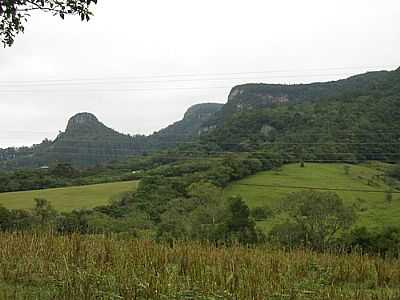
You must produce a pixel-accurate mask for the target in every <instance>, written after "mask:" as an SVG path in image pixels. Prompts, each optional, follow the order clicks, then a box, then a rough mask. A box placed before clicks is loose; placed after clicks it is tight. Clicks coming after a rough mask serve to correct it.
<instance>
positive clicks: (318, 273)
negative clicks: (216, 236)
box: [0, 233, 400, 300]
mask: <svg viewBox="0 0 400 300" xmlns="http://www.w3.org/2000/svg"><path fill="white" fill-rule="evenodd" d="M0 254H1V255H0V270H1V272H0V287H2V288H1V290H2V292H1V293H2V295H1V296H2V297H3V298H5V299H10V298H11V299H12V298H16V299H24V298H26V299H27V298H29V299H360V300H361V299H362V300H367V299H398V298H399V297H400V289H399V286H400V261H399V260H396V259H391V260H383V259H381V258H373V257H368V256H362V255H359V254H351V255H348V254H345V253H342V254H341V255H335V254H328V253H325V254H318V253H313V252H310V251H308V250H291V251H283V250H276V249H272V248H265V247H258V248H246V247H241V246H233V247H229V248H225V247H215V246H212V245H210V244H200V243H195V242H182V243H176V244H174V245H173V246H171V245H170V244H163V243H161V244H157V243H155V242H150V241H143V240H142V241H140V240H122V239H118V238H116V237H104V236H84V235H78V234H74V235H68V236H54V235H52V234H44V235H35V234H22V233H20V234H7V233H3V234H0Z"/></svg>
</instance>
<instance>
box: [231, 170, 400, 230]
mask: <svg viewBox="0 0 400 300" xmlns="http://www.w3.org/2000/svg"><path fill="white" fill-rule="evenodd" d="M382 167H383V168H384V167H385V166H384V165H382V164H376V163H374V164H373V163H370V164H366V165H353V166H351V169H350V173H349V175H346V174H345V171H344V165H343V164H311V163H309V164H306V166H305V168H301V167H300V166H299V165H298V164H291V165H286V166H284V167H283V168H282V169H281V170H278V171H267V172H261V173H259V174H256V175H254V176H250V177H248V178H245V179H243V180H241V181H238V182H236V183H233V184H232V185H230V186H229V187H228V188H227V189H226V190H225V195H226V196H231V195H241V196H242V197H244V199H245V200H246V201H247V203H248V205H249V206H250V207H257V206H264V205H267V206H269V207H271V208H274V207H277V206H278V205H279V204H280V200H281V199H282V198H284V197H285V195H287V194H288V193H291V192H295V191H299V189H288V188H265V187H254V186H241V185H238V183H252V184H266V185H292V186H307V187H323V188H345V189H362V190H382V191H386V190H388V186H387V185H386V184H385V183H384V182H383V181H381V180H379V179H376V178H375V179H374V180H373V184H372V185H368V180H369V179H373V177H374V175H378V174H380V173H381V172H380V171H379V170H378V169H379V168H382ZM337 193H338V194H339V195H340V196H341V197H342V199H343V200H344V201H345V203H346V204H348V205H353V204H355V205H356V207H357V208H358V209H357V211H358V215H359V220H358V224H357V225H361V226H367V227H369V228H379V227H381V226H384V225H393V226H398V225H399V219H398V216H400V195H399V194H393V201H392V203H391V204H389V203H387V201H386V200H385V193H365V192H337ZM276 222H279V220H277V219H275V220H273V221H272V222H263V223H261V224H260V225H261V227H263V228H264V229H266V230H268V228H270V226H271V225H272V224H273V223H276Z"/></svg>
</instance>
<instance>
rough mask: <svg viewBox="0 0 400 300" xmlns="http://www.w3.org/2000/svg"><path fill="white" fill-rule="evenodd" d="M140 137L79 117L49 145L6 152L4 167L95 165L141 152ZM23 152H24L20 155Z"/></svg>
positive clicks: (82, 115)
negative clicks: (63, 164) (63, 163)
mask: <svg viewBox="0 0 400 300" xmlns="http://www.w3.org/2000/svg"><path fill="white" fill-rule="evenodd" d="M144 143H145V141H144V137H143V136H134V137H132V136H129V135H124V134H121V133H119V132H117V131H115V130H113V129H111V128H108V127H107V126H105V125H104V124H103V123H101V122H100V121H99V120H98V119H97V118H96V117H95V116H94V115H93V114H90V113H79V114H77V115H75V116H73V117H72V118H71V119H70V120H69V121H68V125H67V127H66V130H65V131H64V132H61V133H60V134H59V135H58V136H57V138H56V139H55V140H54V141H53V142H50V141H48V140H46V141H45V142H43V143H42V144H40V145H36V146H33V147H31V148H22V149H12V148H10V149H7V150H3V153H6V152H7V153H13V155H8V156H4V157H3V167H4V166H8V167H11V168H12V167H39V166H43V165H48V164H51V163H56V162H69V163H72V164H75V165H82V166H88V165H94V164H96V163H101V162H105V161H110V160H113V159H118V158H121V157H125V156H127V155H132V154H137V153H141V152H143V148H144ZM22 150H23V151H22Z"/></svg>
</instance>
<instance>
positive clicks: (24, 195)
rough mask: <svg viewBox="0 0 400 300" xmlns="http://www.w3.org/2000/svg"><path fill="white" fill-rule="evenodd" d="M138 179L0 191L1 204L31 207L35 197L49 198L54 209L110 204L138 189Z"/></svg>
mask: <svg viewBox="0 0 400 300" xmlns="http://www.w3.org/2000/svg"><path fill="white" fill-rule="evenodd" d="M136 186H137V181H123V182H114V183H103V184H95V185H88V186H77V187H67V188H56V189H45V190H36V191H24V192H12V193H0V205H3V206H4V207H6V208H9V209H31V208H33V207H34V205H35V201H34V199H36V198H43V199H46V200H48V201H49V202H50V203H51V204H52V206H53V208H54V209H56V210H57V211H61V212H70V211H73V210H76V209H89V208H93V207H96V206H100V205H106V204H109V203H110V201H111V200H112V199H113V197H117V196H118V195H120V194H123V193H126V192H132V191H134V190H135V189H136Z"/></svg>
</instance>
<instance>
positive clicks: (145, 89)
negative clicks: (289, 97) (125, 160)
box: [0, 0, 400, 147]
mask: <svg viewBox="0 0 400 300" xmlns="http://www.w3.org/2000/svg"><path fill="white" fill-rule="evenodd" d="M399 53H400V1H398V0H374V1H372V0H370V1H368V0H335V1H321V0H304V1H297V0H280V1H270V0H260V1H257V0H247V1H235V0H201V1H198V0H197V1H194V0H167V1H166V0H157V1H156V0H146V1H132V0H99V1H98V5H97V6H96V8H95V16H94V17H93V19H92V20H91V21H90V22H89V23H81V22H80V21H79V18H77V17H69V18H67V19H66V20H65V21H62V20H61V19H59V18H56V17H52V16H48V15H44V14H40V13H37V14H33V16H32V18H31V19H30V20H29V23H28V24H26V32H25V34H23V35H21V36H19V37H18V38H17V39H16V42H15V45H14V46H13V47H11V48H7V49H0V147H6V146H20V145H31V144H33V143H38V142H40V141H41V140H42V139H43V138H45V137H48V138H54V137H55V136H56V134H57V133H58V131H59V130H64V129H65V126H66V122H67V120H68V119H69V117H71V116H72V115H74V114H75V113H77V112H82V111H88V112H92V113H94V114H95V115H96V116H97V117H98V118H99V119H100V120H101V121H102V122H103V123H105V124H106V125H108V126H109V127H112V128H114V129H116V130H118V131H121V132H124V133H130V134H136V133H140V134H149V133H152V132H153V131H155V130H158V129H160V128H162V127H165V126H166V125H168V124H170V123H172V122H174V121H176V120H178V119H180V118H182V116H183V113H184V112H185V110H186V109H187V108H188V107H189V106H191V105H193V104H196V103H201V102H221V103H224V102H226V100H227V96H228V93H229V91H230V89H231V87H233V86H234V85H236V84H241V83H247V82H269V83H299V82H312V81H327V80H333V79H339V78H344V77H347V76H350V75H353V74H357V73H362V72H365V71H370V70H380V69H387V70H392V69H394V68H396V66H399V65H400V56H399Z"/></svg>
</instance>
